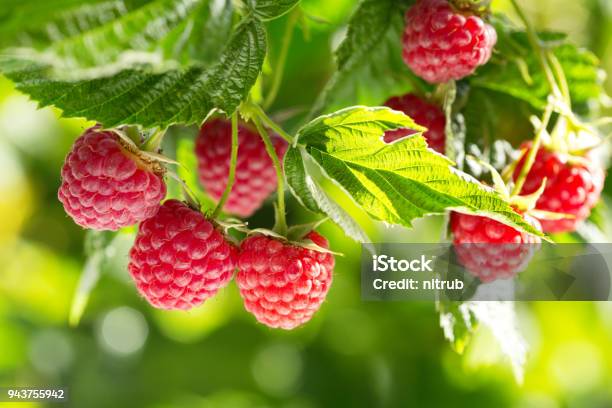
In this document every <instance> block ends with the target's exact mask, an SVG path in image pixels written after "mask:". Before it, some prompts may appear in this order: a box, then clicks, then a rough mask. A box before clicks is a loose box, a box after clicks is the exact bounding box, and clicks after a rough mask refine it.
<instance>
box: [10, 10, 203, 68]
mask: <svg viewBox="0 0 612 408" xmlns="http://www.w3.org/2000/svg"><path fill="white" fill-rule="evenodd" d="M34 3H36V4H34ZM64 3H66V4H64ZM209 6H210V1H209V0H151V1H144V0H143V1H134V0H132V1H127V2H125V3H123V2H116V1H113V2H102V1H91V0H90V1H89V2H82V3H76V2H73V1H68V0H52V1H49V2H44V5H43V6H42V7H40V2H32V1H24V2H23V3H21V4H20V5H17V6H15V7H13V8H12V12H11V14H10V15H8V17H5V19H6V21H5V25H4V26H3V28H2V29H0V33H2V32H5V34H6V36H7V37H8V38H9V39H11V40H12V41H13V42H7V43H4V42H3V43H2V44H3V45H4V46H15V45H19V44H23V45H28V44H29V45H32V46H37V45H41V46H45V47H46V49H45V52H46V53H49V54H51V55H54V56H55V57H59V58H60V59H61V60H62V62H63V64H64V65H65V66H69V67H76V66H84V67H87V66H97V65H102V64H105V63H109V62H112V61H115V60H116V59H117V58H118V57H119V55H120V54H121V53H123V52H125V51H130V52H132V53H133V52H134V51H151V50H152V49H154V48H155V47H156V46H157V44H158V42H159V41H160V40H161V39H163V38H164V37H166V36H167V35H168V34H169V33H171V32H172V30H173V29H174V28H175V27H177V26H178V25H180V24H182V23H184V22H185V21H186V20H187V21H188V20H189V19H188V17H189V15H190V14H191V13H192V12H193V11H194V10H195V9H197V8H198V7H209ZM51 7H52V9H51V10H49V9H48V8H51ZM40 8H42V10H43V11H44V10H46V11H47V12H46V13H44V14H41V12H40V11H41V10H40ZM203 21H205V20H203ZM33 22H35V24H33Z"/></svg>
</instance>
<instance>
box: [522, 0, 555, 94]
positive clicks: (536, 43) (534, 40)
mask: <svg viewBox="0 0 612 408" xmlns="http://www.w3.org/2000/svg"><path fill="white" fill-rule="evenodd" d="M510 1H511V3H512V6H513V7H514V9H515V10H516V13H517V14H518V16H519V18H520V19H521V21H522V22H523V24H525V29H526V31H527V38H528V39H529V43H530V44H531V47H532V48H533V50H534V52H535V54H536V56H537V57H538V61H539V62H540V65H541V67H542V70H543V71H544V76H545V77H546V81H547V82H548V85H549V86H550V90H551V92H552V94H553V95H554V96H555V97H556V98H557V99H559V100H564V97H563V93H562V92H561V90H560V89H559V85H558V84H557V81H556V80H555V75H554V74H553V71H552V69H551V68H550V65H549V63H548V60H547V58H546V51H545V50H544V49H543V47H542V42H541V41H540V39H539V38H538V34H537V32H536V31H535V29H534V28H533V25H531V23H530V22H529V19H528V18H527V15H526V14H525V12H524V11H523V9H522V8H521V6H520V5H519V4H518V1H517V0H510Z"/></svg>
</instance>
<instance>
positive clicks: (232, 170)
mask: <svg viewBox="0 0 612 408" xmlns="http://www.w3.org/2000/svg"><path fill="white" fill-rule="evenodd" d="M237 161H238V114H237V113H236V112H234V113H233V114H232V148H231V151H230V167H229V174H228V175H227V184H226V186H225V190H224V191H223V195H222V196H221V199H220V200H219V202H218V203H217V206H216V207H215V209H214V211H213V213H212V218H217V216H218V215H219V213H220V212H221V210H222V209H223V206H224V205H225V202H226V201H227V199H228V197H229V195H230V193H231V192H232V187H233V186H234V181H235V179H236V162H237Z"/></svg>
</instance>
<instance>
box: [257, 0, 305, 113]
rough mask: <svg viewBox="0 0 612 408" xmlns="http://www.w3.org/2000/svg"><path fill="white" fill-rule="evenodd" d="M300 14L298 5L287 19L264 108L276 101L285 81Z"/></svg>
mask: <svg viewBox="0 0 612 408" xmlns="http://www.w3.org/2000/svg"><path fill="white" fill-rule="evenodd" d="M299 16H300V8H299V7H296V8H295V10H293V12H292V13H291V14H290V15H289V20H288V21H287V26H286V27H285V33H284V34H283V44H282V46H281V50H280V54H279V55H278V61H277V63H276V67H275V69H274V78H273V79H272V86H271V87H270V91H268V95H267V96H266V99H265V101H264V104H263V106H264V108H266V109H268V108H269V107H270V106H272V103H274V100H275V99H276V95H277V94H278V91H279V89H280V86H281V82H283V73H284V68H285V62H286V61H287V54H289V45H290V44H291V40H292V38H293V29H294V28H295V24H296V23H297V21H298V17H299Z"/></svg>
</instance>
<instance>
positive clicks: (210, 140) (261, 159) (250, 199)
mask: <svg viewBox="0 0 612 408" xmlns="http://www.w3.org/2000/svg"><path fill="white" fill-rule="evenodd" d="M231 135H232V125H231V123H230V122H228V121H226V120H222V119H213V120H210V121H207V122H206V123H205V124H204V126H202V129H200V134H199V135H198V139H197V141H196V148H195V153H196V156H197V158H198V173H199V177H200V182H201V183H202V185H203V186H204V188H206V191H207V192H208V194H210V196H211V197H212V198H213V199H215V200H219V199H220V198H221V195H222V194H223V191H224V190H225V186H227V178H228V175H229V167H230V153H231V152H230V151H231ZM272 142H273V144H274V148H275V150H276V154H277V155H278V156H279V158H280V159H281V160H282V157H283V156H284V154H285V151H286V150H287V143H286V142H285V141H284V140H283V139H281V138H280V137H278V136H275V135H273V136H272ZM274 190H276V171H275V170H274V165H273V163H272V159H270V157H269V156H268V153H267V152H266V148H265V145H264V143H263V141H262V140H261V137H260V136H259V134H258V133H257V132H256V131H253V130H251V128H249V127H247V126H246V125H243V124H241V125H240V126H239V127H238V161H237V163H236V180H235V182H234V186H233V188H232V192H231V193H230V195H229V197H228V199H227V202H226V203H225V206H224V207H223V209H224V211H226V212H227V213H231V214H236V215H238V216H240V217H245V218H246V217H249V216H251V215H252V214H253V213H254V212H255V211H256V210H257V209H258V208H259V207H261V205H262V204H263V202H264V201H265V199H266V198H267V197H268V196H269V195H270V194H272V192H274Z"/></svg>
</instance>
